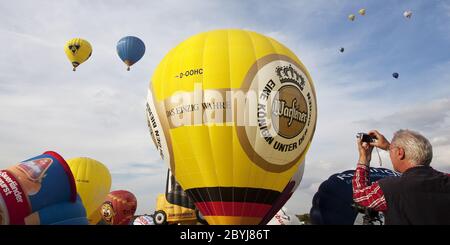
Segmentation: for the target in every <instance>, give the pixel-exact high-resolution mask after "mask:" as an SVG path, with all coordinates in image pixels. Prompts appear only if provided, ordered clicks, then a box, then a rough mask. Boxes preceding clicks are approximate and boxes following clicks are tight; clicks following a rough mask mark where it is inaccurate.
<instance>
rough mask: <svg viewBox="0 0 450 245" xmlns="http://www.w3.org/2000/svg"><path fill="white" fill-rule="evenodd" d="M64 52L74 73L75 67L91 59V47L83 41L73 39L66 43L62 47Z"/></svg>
mask: <svg viewBox="0 0 450 245" xmlns="http://www.w3.org/2000/svg"><path fill="white" fill-rule="evenodd" d="M64 52H66V55H67V58H68V59H69V61H70V62H71V63H72V66H73V71H76V69H77V67H78V66H79V65H81V63H83V62H85V61H86V60H87V59H89V57H91V55H92V46H91V44H90V43H89V42H88V41H86V40H84V39H81V38H74V39H71V40H69V41H68V42H67V43H66V45H65V46H64Z"/></svg>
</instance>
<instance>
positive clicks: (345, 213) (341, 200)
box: [310, 168, 399, 225]
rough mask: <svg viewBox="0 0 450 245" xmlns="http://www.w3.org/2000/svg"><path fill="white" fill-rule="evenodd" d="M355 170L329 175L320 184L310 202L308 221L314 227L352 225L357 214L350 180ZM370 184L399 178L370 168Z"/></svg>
mask: <svg viewBox="0 0 450 245" xmlns="http://www.w3.org/2000/svg"><path fill="white" fill-rule="evenodd" d="M354 173H355V170H347V171H344V172H342V173H337V174H333V175H331V176H330V177H329V178H328V179H327V180H325V181H324V182H322V184H320V186H319V189H318V190H317V193H316V194H315V195H314V197H313V200H312V205H313V206H312V208H311V211H310V219H311V222H312V224H315V225H353V224H354V222H355V219H356V216H357V214H358V212H357V211H356V209H354V208H353V207H352V204H353V192H352V178H353V175H354ZM369 176H370V182H374V181H377V180H380V179H382V178H385V177H387V176H399V174H398V173H396V172H394V171H392V170H389V169H385V168H370V174H369Z"/></svg>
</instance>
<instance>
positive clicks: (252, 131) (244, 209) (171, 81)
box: [147, 30, 317, 224]
mask: <svg viewBox="0 0 450 245" xmlns="http://www.w3.org/2000/svg"><path fill="white" fill-rule="evenodd" d="M316 112H317V104H316V94H315V90H314V86H313V82H312V80H311V77H310V75H309V73H308V71H307V70H306V68H305V66H304V65H303V64H302V63H301V62H300V60H299V59H298V58H297V56H296V55H295V54H294V53H293V52H292V51H290V50H289V49H288V48H286V47H285V46H283V45H282V44H281V43H279V42H277V41H276V40H274V39H272V38H269V37H266V36H263V35H261V34H258V33H255V32H251V31H244V30H217V31H210V32H206V33H201V34H198V35H195V36H193V37H191V38H189V39H187V40H186V41H184V42H183V43H181V44H180V45H178V46H177V47H176V48H174V49H173V50H171V51H170V52H169V53H168V54H167V55H166V57H165V58H164V59H163V60H162V62H161V63H160V64H159V66H158V67H157V68H156V70H155V72H154V75H153V77H152V83H151V85H150V89H149V94H148V103H147V119H148V125H149V127H150V132H151V135H152V139H153V142H154V143H155V145H156V147H157V149H158V151H159V153H160V155H161V156H162V158H163V159H164V160H165V162H166V163H167V164H168V165H169V166H170V169H171V170H172V172H173V173H174V175H175V178H176V180H177V181H178V182H179V183H180V185H181V186H182V188H183V189H184V190H185V191H186V193H188V195H189V196H190V197H191V198H192V200H194V203H195V205H196V206H197V208H198V209H199V210H200V211H201V213H202V214H203V215H204V217H205V219H206V220H207V221H208V223H209V224H258V223H260V222H261V221H262V219H263V217H265V216H266V214H267V213H268V212H269V211H270V210H271V208H272V206H273V204H274V203H275V202H276V201H277V200H278V198H279V197H280V195H281V192H282V191H283V190H284V189H285V187H286V185H287V184H288V183H289V180H290V179H291V178H292V176H293V175H294V174H295V172H296V171H297V170H298V167H299V165H300V163H301V161H302V160H303V159H304V157H305V155H306V152H307V148H308V146H309V144H310V142H311V140H312V137H313V134H314V131H315V126H316V117H317V113H316Z"/></svg>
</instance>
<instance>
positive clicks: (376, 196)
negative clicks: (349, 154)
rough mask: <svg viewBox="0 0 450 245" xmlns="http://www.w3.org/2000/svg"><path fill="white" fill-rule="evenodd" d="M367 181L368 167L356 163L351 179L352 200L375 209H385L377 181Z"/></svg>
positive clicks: (384, 202)
mask: <svg viewBox="0 0 450 245" xmlns="http://www.w3.org/2000/svg"><path fill="white" fill-rule="evenodd" d="M368 183H369V167H367V166H365V165H362V164H358V167H357V168H356V171H355V175H354V176H353V179H352V187H353V201H355V203H357V204H358V205H360V206H363V207H368V208H372V209H374V210H376V211H386V210H387V204H386V199H385V198H384V193H383V191H382V190H381V188H380V185H379V184H378V181H376V182H373V183H372V184H371V185H368Z"/></svg>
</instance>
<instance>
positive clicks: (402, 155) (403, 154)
mask: <svg viewBox="0 0 450 245" xmlns="http://www.w3.org/2000/svg"><path fill="white" fill-rule="evenodd" d="M397 154H398V157H399V158H400V160H404V159H405V150H404V149H403V148H401V147H399V148H398V153H397Z"/></svg>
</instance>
